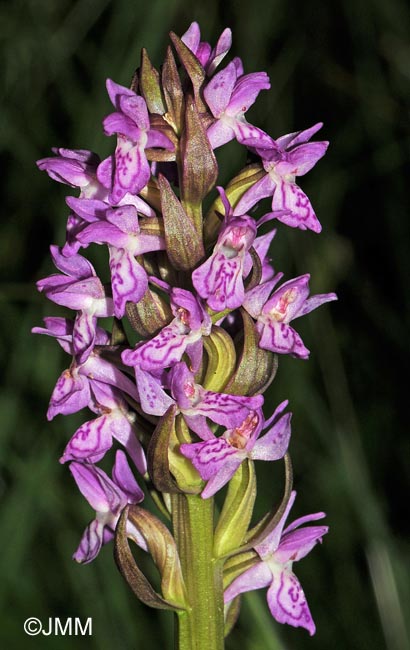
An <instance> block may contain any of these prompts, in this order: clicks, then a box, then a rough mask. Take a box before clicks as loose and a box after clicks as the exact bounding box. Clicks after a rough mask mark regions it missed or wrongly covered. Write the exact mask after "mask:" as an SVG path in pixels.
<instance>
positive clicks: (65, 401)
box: [47, 370, 91, 420]
mask: <svg viewBox="0 0 410 650" xmlns="http://www.w3.org/2000/svg"><path fill="white" fill-rule="evenodd" d="M90 399H91V395H90V385H89V382H88V380H87V379H85V378H83V377H80V376H78V374H73V373H72V372H71V371H70V370H65V371H64V372H63V373H62V375H60V377H59V379H58V381H57V383H56V385H55V388H54V390H53V392H52V395H51V398H50V404H49V407H48V411H47V419H48V420H52V419H53V418H54V417H55V416H56V415H57V414H58V413H61V414H62V415H71V413H77V411H81V409H83V408H84V407H85V406H88V404H89V402H90Z"/></svg>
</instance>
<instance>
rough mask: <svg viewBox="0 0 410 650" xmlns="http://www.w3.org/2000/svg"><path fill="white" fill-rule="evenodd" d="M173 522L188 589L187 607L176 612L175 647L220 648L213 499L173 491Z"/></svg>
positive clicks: (220, 600)
mask: <svg viewBox="0 0 410 650" xmlns="http://www.w3.org/2000/svg"><path fill="white" fill-rule="evenodd" d="M171 503H172V525H173V530H174V537H175V541H176V544H177V548H178V552H179V557H180V559H181V566H182V573H183V575H184V580H185V585H186V589H187V600H188V607H187V610H186V611H184V612H181V613H179V614H178V632H177V634H178V642H177V646H176V647H177V648H178V650H209V648H212V649H213V650H222V649H223V647H224V604H223V584H222V565H223V563H222V562H221V560H218V559H216V558H215V557H214V554H213V537H214V503H213V499H207V500H205V499H202V498H201V497H200V496H198V495H188V494H174V495H172V499H171Z"/></svg>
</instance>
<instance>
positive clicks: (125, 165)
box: [111, 136, 151, 203]
mask: <svg viewBox="0 0 410 650" xmlns="http://www.w3.org/2000/svg"><path fill="white" fill-rule="evenodd" d="M150 176H151V171H150V166H149V164H148V161H147V158H146V155H145V153H144V147H143V146H141V145H138V146H136V145H134V144H133V143H132V142H130V141H128V140H126V139H124V138H123V137H122V136H119V137H118V144H117V148H116V150H115V176H114V187H113V191H112V193H111V199H112V200H113V201H114V202H116V203H118V202H119V201H120V200H121V199H122V198H123V197H124V196H125V194H126V193H127V192H131V193H132V194H137V193H138V192H139V191H140V190H141V189H142V188H143V187H145V185H146V184H147V183H148V181H149V179H150Z"/></svg>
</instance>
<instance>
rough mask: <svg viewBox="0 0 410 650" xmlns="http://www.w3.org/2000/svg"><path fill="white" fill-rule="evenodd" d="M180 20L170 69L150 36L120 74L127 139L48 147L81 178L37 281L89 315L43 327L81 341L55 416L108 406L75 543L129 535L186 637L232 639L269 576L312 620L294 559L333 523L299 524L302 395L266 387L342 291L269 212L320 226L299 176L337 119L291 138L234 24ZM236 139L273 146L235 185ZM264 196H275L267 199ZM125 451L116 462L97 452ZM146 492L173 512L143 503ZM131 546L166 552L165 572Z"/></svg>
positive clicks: (180, 637) (77, 457)
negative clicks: (267, 478)
mask: <svg viewBox="0 0 410 650" xmlns="http://www.w3.org/2000/svg"><path fill="white" fill-rule="evenodd" d="M170 38H171V41H172V45H173V48H174V51H175V53H174V51H173V50H172V48H171V47H169V48H168V49H167V53H166V57H165V61H164V64H163V66H162V67H161V72H159V71H158V70H157V69H156V68H155V67H154V66H153V64H152V63H151V61H150V59H149V57H148V54H147V52H146V51H145V50H143V51H142V60H141V67H140V68H139V70H138V71H137V72H136V74H135V75H134V77H133V81H132V83H131V88H126V87H124V86H121V85H120V84H118V83H116V82H114V81H112V80H110V79H108V80H107V91H108V95H109V98H110V100H111V102H112V104H113V106H114V112H112V113H111V114H110V115H108V116H107V117H106V118H105V119H104V121H103V129H104V132H105V134H106V135H107V136H115V137H116V145H115V150H114V151H113V153H112V154H111V155H110V156H108V157H107V158H106V159H105V160H100V158H99V157H98V156H97V155H96V154H94V153H92V152H89V151H85V150H70V149H63V148H58V149H55V150H54V154H55V156H54V157H50V158H45V159H43V160H40V161H39V162H38V166H39V168H40V169H41V170H44V171H46V172H47V173H48V174H49V176H50V177H51V178H53V179H54V180H57V181H58V182H60V183H64V184H66V185H69V186H70V187H72V188H77V189H78V190H79V195H78V196H77V197H72V196H70V197H67V199H66V202H67V205H68V207H69V209H70V214H69V216H68V220H67V231H66V241H65V243H64V245H63V246H56V245H54V246H51V255H52V259H53V262H54V264H55V266H56V268H57V270H58V273H55V274H52V275H50V276H48V277H46V278H44V279H41V280H39V282H38V283H37V287H38V289H39V291H41V292H43V293H44V294H45V295H46V297H47V298H48V299H49V300H51V301H52V302H54V303H56V304H58V305H61V306H64V307H67V308H68V309H71V310H73V311H74V314H75V315H74V317H73V318H62V317H49V318H46V319H45V327H36V328H34V330H33V331H34V332H35V333H38V334H44V335H47V336H50V337H53V338H55V339H56V340H57V342H58V344H59V345H60V346H61V347H62V348H63V350H64V351H65V352H66V353H67V354H68V355H69V356H70V357H71V362H70V364H69V367H68V368H67V369H66V370H65V371H64V372H63V373H62V374H61V376H60V378H59V379H58V381H57V384H56V386H55V388H54V390H53V393H52V396H51V399H50V405H49V408H48V412H47V417H48V419H50V420H51V419H52V418H54V417H56V416H58V415H68V414H71V413H75V412H77V411H80V410H82V409H84V408H87V409H88V410H89V411H90V412H91V414H92V416H90V417H91V419H87V420H86V421H85V422H84V423H83V424H82V425H81V426H80V427H79V429H77V431H76V432H75V433H74V435H73V436H72V438H71V440H70V441H69V442H68V443H67V445H66V447H65V449H64V450H63V453H62V456H61V459H60V462H61V463H69V467H70V471H71V473H72V475H73V478H74V480H75V482H76V483H77V486H78V488H79V490H80V492H81V493H82V494H83V496H84V497H85V498H86V500H87V501H88V503H89V504H90V506H91V507H92V509H93V510H94V512H95V516H94V518H93V519H92V521H91V522H90V524H89V525H88V526H87V528H86V529H85V531H84V534H83V536H82V538H81V541H80V544H79V547H78V549H77V550H76V551H75V553H74V556H73V557H74V559H75V560H76V561H78V562H80V563H84V564H86V563H89V562H91V561H93V560H94V559H95V558H96V557H97V555H98V553H99V551H100V549H101V547H102V546H103V545H104V544H107V543H110V542H113V544H114V549H115V560H116V562H117V565H118V568H119V570H120V571H121V573H122V575H123V577H124V579H125V580H126V582H127V583H128V585H129V587H130V588H131V589H132V590H133V592H134V593H135V595H136V596H137V597H138V598H139V599H140V600H141V601H142V602H143V603H145V604H146V605H148V606H150V607H154V608H157V609H169V610H171V611H173V612H175V615H176V618H177V621H178V624H177V630H176V646H175V647H176V650H222V649H223V647H224V633H229V631H230V630H231V628H232V626H233V625H234V623H235V620H236V618H237V616H238V613H239V604H240V597H241V594H242V593H244V592H246V591H249V590H252V589H258V588H264V587H268V593H267V600H268V606H269V609H270V611H271V613H272V616H273V617H274V618H275V619H276V620H277V621H278V622H280V623H287V624H289V625H292V626H294V627H304V628H305V629H306V630H307V631H308V632H309V633H310V634H313V633H314V631H315V626H314V623H313V619H312V616H311V614H310V610H309V607H308V605H307V601H306V598H305V596H304V592H303V590H302V588H301V586H300V583H299V581H298V579H297V577H296V576H295V574H294V573H293V570H292V565H293V562H295V561H298V560H300V559H301V558H303V557H304V556H305V555H306V554H307V553H309V552H310V550H312V548H313V546H315V544H316V543H317V542H320V541H321V540H322V537H323V535H324V534H326V533H327V530H328V529H327V526H316V525H315V526H304V524H306V523H309V522H311V521H315V520H317V519H320V518H322V517H323V516H324V514H323V513H316V514H312V515H308V516H305V517H301V518H299V519H297V520H296V521H295V522H294V523H293V524H290V525H289V526H287V527H285V522H286V518H287V516H288V514H289V510H290V508H291V506H292V505H293V503H294V501H295V496H296V493H295V492H294V491H293V490H292V471H291V464H290V456H289V451H288V448H289V444H290V440H291V413H290V412H289V411H288V410H287V409H288V400H284V401H283V402H282V403H281V404H279V405H278V406H276V408H272V407H271V406H270V405H268V404H267V403H265V398H264V393H265V391H266V389H267V387H268V386H269V385H270V383H271V382H272V381H273V380H274V378H275V376H276V374H277V369H278V355H282V354H290V355H291V356H293V357H296V358H299V359H307V358H308V357H309V350H308V348H307V347H306V346H305V344H304V342H303V341H302V339H301V337H300V335H299V334H298V332H297V331H296V330H295V329H294V327H293V321H294V320H296V319H297V318H299V317H301V316H304V315H305V314H307V313H309V312H310V311H312V310H313V309H316V308H317V307H319V306H320V305H322V304H324V303H326V302H328V301H331V300H335V299H336V296H335V294H333V293H326V294H318V295H313V296H311V295H310V289H309V281H310V276H309V274H304V275H301V276H299V277H297V278H293V279H291V280H287V281H285V282H283V283H281V280H282V277H283V273H281V272H277V271H276V270H275V269H274V267H273V266H272V263H271V259H270V257H269V254H270V253H269V251H270V247H271V245H272V242H273V239H274V237H275V235H276V229H275V228H274V229H272V227H271V224H272V222H274V223H278V224H279V228H280V227H282V225H284V226H285V227H286V226H290V227H293V228H299V229H300V230H302V231H303V230H306V229H310V230H312V231H313V232H316V233H319V232H320V230H321V225H320V223H319V221H318V219H317V217H316V215H315V213H314V211H313V208H312V205H311V203H310V200H309V199H308V197H307V196H306V195H305V194H304V192H303V191H302V190H301V189H300V187H299V186H298V185H297V184H296V178H297V177H299V176H303V175H304V174H305V173H306V172H307V171H309V170H310V169H311V168H312V167H313V166H314V165H315V164H316V162H317V161H318V160H319V159H320V158H321V157H322V156H323V155H324V153H325V151H326V149H327V145H328V143H327V142H325V141H322V142H320V141H315V142H310V139H311V138H312V136H313V135H315V133H316V132H317V131H318V130H319V129H320V128H321V126H322V125H321V124H316V125H314V126H313V127H311V128H309V129H305V130H302V131H299V132H295V133H290V134H287V135H284V136H281V137H279V138H277V139H276V140H274V139H273V138H272V137H271V136H270V135H268V134H267V133H265V132H264V131H263V130H262V129H260V128H259V127H257V126H254V125H252V124H250V123H249V122H248V121H247V119H246V117H245V114H246V112H247V111H248V109H249V108H250V107H251V106H252V104H253V103H254V102H255V101H256V99H257V97H258V95H259V93H260V92H261V91H262V90H268V89H269V88H270V81H269V78H268V76H267V74H266V73H265V72H252V73H248V74H245V72H244V67H243V64H242V61H241V60H240V59H239V58H238V57H235V58H234V59H233V60H232V61H231V62H230V63H228V64H227V65H226V66H225V67H221V63H222V61H223V59H224V57H225V56H226V55H227V53H228V51H229V49H230V47H231V41H232V36H231V31H230V29H226V30H224V31H223V32H222V34H221V35H220V37H219V39H218V41H217V43H216V45H215V46H214V47H212V46H211V45H210V44H209V43H206V42H202V41H201V35H200V30H199V26H198V25H197V23H192V25H191V26H190V27H189V29H188V30H187V32H186V33H185V34H184V35H183V36H182V37H181V38H179V37H178V36H177V35H176V34H173V33H171V35H170ZM233 139H235V140H236V141H237V143H238V146H240V147H242V148H245V149H247V150H248V151H249V152H250V153H251V154H252V156H253V157H254V159H255V160H256V161H257V162H253V163H252V164H250V165H246V166H245V167H244V168H243V169H241V170H239V171H238V172H237V173H236V174H235V176H234V177H233V178H232V179H231V180H230V181H229V182H228V183H227V185H226V187H222V186H221V185H218V178H219V172H220V170H219V164H218V149H219V148H220V147H222V146H224V145H225V144H226V143H227V142H229V141H231V140H233ZM267 198H269V199H271V207H270V209H268V212H265V213H264V214H262V216H258V217H255V210H256V209H260V210H262V209H263V208H264V207H265V203H266V202H265V199H267ZM205 205H206V206H210V208H209V209H208V212H205V210H204V206H205ZM257 214H258V213H257ZM279 228H278V230H279ZM275 245H276V238H275ZM89 246H100V247H101V246H102V247H103V248H104V249H105V250H106V252H107V257H108V264H107V269H106V275H105V277H103V278H102V279H100V278H99V277H98V276H97V273H96V271H95V269H94V267H93V266H92V264H91V263H90V262H89V261H88V259H87V258H86V257H85V256H84V255H83V254H82V250H83V249H84V250H85V251H86V250H87V249H88V247H89ZM80 251H81V253H80ZM108 319H110V320H108ZM127 321H128V324H129V326H130V327H127ZM291 322H292V326H291V325H290V323H291ZM107 323H108V324H107ZM107 328H108V329H107ZM118 447H119V448H118ZM114 451H115V461H114V464H113V468H112V472H111V476H110V475H108V474H107V473H106V472H105V471H103V470H102V468H101V467H99V465H98V464H99V463H100V461H102V460H103V459H105V457H107V458H109V457H110V456H111V455H112V454H113V452H114ZM281 459H285V468H286V480H285V492H284V498H283V500H282V503H281V504H280V506H279V509H273V510H272V511H271V512H268V513H267V515H266V516H265V517H264V518H263V519H262V520H261V521H260V522H259V523H258V524H256V525H252V514H253V508H254V504H255V499H256V496H257V466H258V464H259V463H260V462H272V463H273V462H275V461H278V460H281ZM105 466H107V462H106V461H105ZM224 486H227V492H226V496H225V500H224V502H223V504H222V506H221V508H220V514H219V516H218V517H216V512H217V508H216V507H215V503H214V497H215V495H217V494H218V492H219V491H220V490H221V489H222V488H223V487H224ZM148 495H150V496H151V497H152V499H153V502H154V503H155V505H156V506H158V509H159V511H160V513H161V515H162V517H165V519H166V520H167V524H165V523H164V521H162V520H161V519H159V518H158V517H156V516H155V515H154V514H152V513H151V511H150V509H146V508H144V505H141V504H143V501H144V498H149V496H148ZM217 498H219V497H217ZM218 506H219V504H218ZM132 545H137V546H138V547H139V548H140V549H142V551H143V552H145V553H147V554H148V555H149V556H150V558H151V559H152V561H153V563H154V565H155V566H156V568H157V570H158V573H159V577H160V588H159V590H157V589H156V588H154V586H153V585H152V584H151V583H150V581H149V580H148V579H147V578H146V576H145V575H144V573H143V571H142V570H141V568H140V566H139V563H138V561H137V559H136V558H135V556H134V554H133V552H132Z"/></svg>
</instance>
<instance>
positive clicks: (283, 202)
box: [272, 180, 322, 233]
mask: <svg viewBox="0 0 410 650" xmlns="http://www.w3.org/2000/svg"><path fill="white" fill-rule="evenodd" d="M272 210H288V212H287V213H285V214H283V215H281V216H278V220H279V221H282V223H285V224H286V225H287V226H291V227H292V228H300V229H301V230H306V229H309V230H313V232H316V233H319V232H320V231H321V230H322V226H321V225H320V223H319V221H318V219H317V217H316V215H315V213H314V211H313V208H312V204H311V203H310V201H309V199H308V197H307V196H306V194H305V193H304V192H302V190H301V189H300V187H299V186H298V185H296V184H295V183H288V182H285V181H282V180H278V184H277V187H276V189H275V192H274V194H273V199H272Z"/></svg>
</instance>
